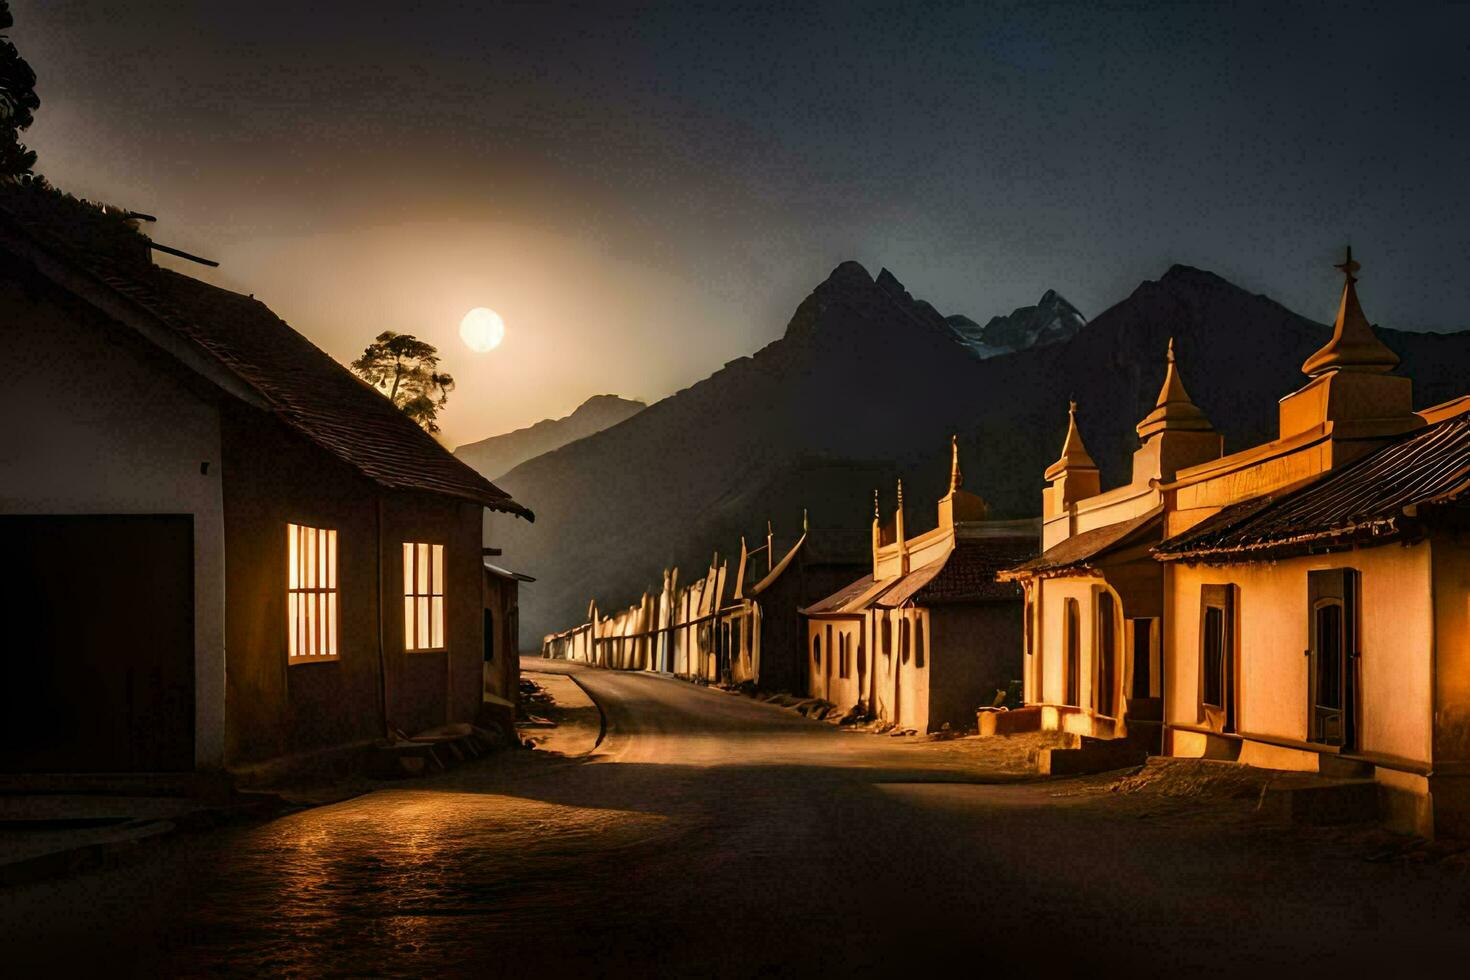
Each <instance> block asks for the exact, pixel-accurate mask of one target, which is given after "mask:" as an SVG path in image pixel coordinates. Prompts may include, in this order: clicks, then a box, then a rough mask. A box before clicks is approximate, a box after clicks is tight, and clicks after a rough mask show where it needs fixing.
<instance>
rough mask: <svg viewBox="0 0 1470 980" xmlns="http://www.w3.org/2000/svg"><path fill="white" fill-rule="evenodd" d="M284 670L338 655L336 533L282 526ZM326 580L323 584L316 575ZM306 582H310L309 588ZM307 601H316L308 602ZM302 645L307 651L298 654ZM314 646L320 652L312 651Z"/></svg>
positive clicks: (339, 605)
mask: <svg viewBox="0 0 1470 980" xmlns="http://www.w3.org/2000/svg"><path fill="white" fill-rule="evenodd" d="M285 558H286V614H285V616H284V630H283V632H284V633H285V636H284V638H283V639H284V640H285V644H284V645H285V650H286V666H288V667H300V666H303V665H305V664H321V663H332V662H334V661H337V660H340V659H341V658H342V657H341V643H340V640H341V631H342V600H341V591H342V590H341V569H340V568H339V564H338V548H337V529H336V528H329V527H317V526H316V525H313V524H297V523H295V522H294V521H288V522H286V555H285ZM319 576H323V577H324V578H325V580H326V581H325V584H320V583H319V582H318V577H319ZM308 581H309V582H310V583H311V584H307V583H308ZM307 597H316V601H309V600H308V599H307ZM303 645H305V646H307V647H309V648H310V649H309V650H308V651H307V652H302V647H303ZM318 645H320V647H321V648H322V649H323V650H325V652H323V653H315V652H310V651H311V650H315V649H316V648H317V647H318Z"/></svg>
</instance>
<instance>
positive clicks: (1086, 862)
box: [0, 661, 1470, 977]
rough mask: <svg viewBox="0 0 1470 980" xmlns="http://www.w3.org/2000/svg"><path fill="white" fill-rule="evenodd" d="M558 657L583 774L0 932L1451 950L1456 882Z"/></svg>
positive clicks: (808, 966) (73, 892) (713, 948)
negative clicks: (577, 727)
mask: <svg viewBox="0 0 1470 980" xmlns="http://www.w3.org/2000/svg"><path fill="white" fill-rule="evenodd" d="M527 666H528V667H536V668H546V666H547V665H545V664H544V663H543V662H539V661H527ZM550 669H562V670H570V671H574V672H575V673H576V677H575V679H576V680H577V681H578V682H579V683H581V684H582V685H583V686H584V687H585V689H586V690H587V691H588V693H589V694H591V696H592V697H593V698H594V699H595V700H596V702H597V703H598V704H599V705H600V706H601V708H602V710H603V711H604V713H605V720H606V726H607V734H606V737H605V738H604V740H603V742H602V744H601V745H600V746H599V747H598V749H597V750H596V752H594V753H593V754H592V755H590V756H586V757H583V758H579V759H567V758H558V757H555V756H553V755H552V754H550V753H544V752H516V753H506V754H503V755H501V756H499V757H496V758H494V759H491V760H486V761H483V762H480V763H476V764H472V765H468V766H465V767H463V768H461V769H459V770H456V771H453V772H450V773H447V774H444V775H441V776H438V777H433V778H430V779H427V780H423V781H419V782H413V783H404V784H398V785H395V786H392V787H389V788H385V789H381V790H379V791H376V792H373V793H370V794H368V795H366V796H362V797H359V798H356V799H353V800H349V801H347V802H344V803H340V804H336V805H332V806H326V807H320V808H317V809H312V810H305V811H302V812H299V813H294V814H291V815H288V816H285V817H282V818H280V819H277V820H273V821H270V822H269V823H265V824H261V825H257V826H251V827H242V828H234V829H227V830H222V831H217V832H214V833H212V834H209V835H204V836H196V837H192V838H185V839H182V840H180V841H178V842H176V843H174V844H171V845H168V846H166V847H164V848H161V849H159V850H158V851H157V852H156V853H154V854H152V855H151V856H150V857H149V859H148V860H146V861H139V862H137V863H135V864H133V865H130V866H127V867H123V868H118V869H113V870H110V871H104V872H96V873H92V874H88V875H83V876H78V877H73V878H69V879H65V880H61V881H55V882H50V883H45V884H41V885H33V886H28V887H25V888H19V889H10V890H8V891H5V892H0V938H3V943H0V945H3V946H4V947H5V948H6V950H7V956H8V957H10V958H11V962H12V963H18V964H21V965H23V966H33V967H44V968H46V969H49V970H52V971H55V970H58V969H61V968H63V967H65V966H71V965H82V964H85V965H89V966H92V967H99V966H100V967H103V968H106V969H108V970H109V972H114V973H117V972H123V973H134V974H138V975H144V974H146V975H180V974H184V975H195V974H207V973H227V974H251V975H258V974H261V973H267V974H292V975H300V976H313V977H319V976H351V975H370V974H371V975H394V976H418V975H429V974H437V975H454V976H459V975H475V976H535V975H545V976H559V975H563V974H567V973H572V972H573V971H575V973H576V974H577V975H579V976H603V975H622V976H625V975H634V974H639V975H645V976H647V975H749V974H752V973H760V972H770V973H789V974H804V975H810V974H814V973H817V972H821V973H832V974H833V975H840V974H842V973H847V972H862V973H881V974H886V975H891V976H906V975H912V974H916V973H921V972H930V971H932V972H936V973H937V972H943V973H956V974H958V973H972V972H973V973H988V972H991V971H994V970H999V969H1027V970H1044V971H1047V972H1056V971H1066V972H1079V971H1082V970H1087V971H1089V972H1091V971H1098V972H1105V973H1109V974H1113V973H1119V972H1122V973H1132V974H1135V975H1150V976H1151V975H1158V974H1162V973H1164V972H1166V971H1168V972H1170V973H1174V974H1175V975H1181V976H1182V975H1190V976H1202V975H1203V976H1216V975H1224V974H1227V973H1228V974H1236V975H1239V973H1240V971H1242V970H1257V971H1262V970H1264V971H1270V972H1272V973H1275V972H1285V971H1287V970H1290V971H1291V972H1292V973H1293V974H1294V975H1298V976H1300V975H1303V974H1305V975H1313V976H1314V975H1328V974H1333V975H1337V976H1342V975H1360V974H1362V973H1364V972H1366V971H1368V970H1370V969H1376V968H1380V967H1382V968H1390V967H1391V968H1394V969H1396V970H1400V971H1402V970H1407V969H1411V968H1413V967H1414V966H1415V965H1417V964H1419V963H1421V962H1428V958H1430V957H1441V956H1444V955H1446V954H1450V955H1454V954H1462V953H1464V952H1465V951H1467V950H1470V873H1467V871H1466V870H1465V868H1464V866H1463V864H1452V863H1449V862H1440V863H1414V862H1408V861H1404V860H1399V859H1396V860H1391V861H1386V862H1376V861H1371V860H1366V859H1365V856H1366V855H1365V853H1364V852H1362V850H1361V849H1352V848H1344V847H1342V846H1338V845H1336V844H1334V843H1333V842H1332V841H1330V840H1322V839H1316V838H1311V837H1304V836H1303V835H1302V834H1300V833H1296V832H1292V831H1287V830H1279V829H1273V828H1269V827H1263V826H1261V825H1260V824H1259V823H1257V822H1254V821H1251V820H1244V819H1215V818H1212V817H1210V816H1209V815H1201V814H1200V813H1195V812H1189V811H1179V810H1177V809H1175V810H1157V811H1156V810H1151V809H1148V808H1139V807H1136V806H1134V807H1129V806H1119V805H1114V802H1113V801H1112V800H1110V799H1109V798H1108V796H1107V795H1106V794H1101V795H1099V794H1098V793H1089V792H1079V788H1080V787H1081V786H1083V785H1084V784H1079V783H1077V782H1076V781H1065V780H1064V781H1055V782H1041V781H1035V780H1018V779H1017V777H1016V776H1015V775H1014V772H1013V770H1014V767H1015V763H1016V759H1015V757H1014V752H1009V754H1008V750H1007V749H1006V748H1004V747H995V748H993V749H987V750H985V751H984V752H983V753H982V752H977V750H976V744H975V742H974V741H970V742H967V743H965V742H956V743H942V744H935V743H919V744H915V743H913V742H911V741H908V740H901V739H888V738H884V737H879V736H871V735H861V734H852V733H846V732H840V731H837V730H835V729H833V728H831V727H830V726H826V725H822V724H819V723H815V722H811V721H808V720H806V719H803V718H800V717H799V716H796V715H794V714H792V713H790V712H787V711H783V710H781V709H779V708H776V707H773V706H771V705H766V704H761V703H756V702H753V701H750V700H747V699H744V698H739V697H735V696H732V695H728V694H723V693H719V692H714V691H709V690H704V689H699V688H696V687H692V686H690V685H688V684H684V683H682V682H679V681H675V680H671V679H667V678H662V677H655V676H647V675H632V674H619V673H613V672H604V671H588V670H581V671H577V670H576V668H570V667H565V666H563V667H561V668H550ZM1176 971H1188V973H1187V974H1184V973H1176ZM17 975H18V974H17Z"/></svg>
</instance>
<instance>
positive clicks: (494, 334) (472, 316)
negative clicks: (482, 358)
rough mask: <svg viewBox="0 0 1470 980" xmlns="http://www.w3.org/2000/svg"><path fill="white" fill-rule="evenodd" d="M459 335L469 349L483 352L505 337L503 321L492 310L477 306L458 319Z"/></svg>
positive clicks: (494, 346)
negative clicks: (461, 318)
mask: <svg viewBox="0 0 1470 980" xmlns="http://www.w3.org/2000/svg"><path fill="white" fill-rule="evenodd" d="M459 335H460V337H461V338H463V340H464V342H465V344H466V346H468V347H469V349H470V350H472V351H475V352H476V353H479V354H483V353H485V352H486V351H492V350H494V349H495V348H497V347H499V346H500V342H501V341H502V340H504V339H505V321H504V320H502V319H501V318H500V314H499V313H496V312H495V311H494V310H490V309H486V308H485V307H483V306H477V307H475V308H474V309H473V310H470V311H469V312H468V313H466V314H465V315H464V319H463V320H461V321H459Z"/></svg>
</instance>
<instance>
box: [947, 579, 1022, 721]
mask: <svg viewBox="0 0 1470 980" xmlns="http://www.w3.org/2000/svg"><path fill="white" fill-rule="evenodd" d="M928 613H929V630H927V631H926V632H927V633H928V634H929V644H930V653H931V654H932V657H931V660H932V663H931V665H930V668H929V685H930V687H929V727H930V728H931V729H932V728H937V727H939V726H940V725H943V724H944V723H946V722H948V723H949V724H950V725H952V726H954V727H955V728H957V729H961V730H964V729H969V728H973V727H974V725H975V710H976V709H977V708H978V707H980V706H981V705H988V704H990V703H991V701H992V700H993V699H994V698H995V692H996V691H997V690H998V689H999V690H1005V689H1006V688H1007V686H1008V685H1009V684H1010V682H1011V681H1013V680H1019V679H1020V678H1021V669H1022V664H1021V646H1022V638H1021V603H1020V602H1019V601H1006V602H984V603H975V604H964V605H952V606H937V607H935V608H933V609H930V610H929V611H928Z"/></svg>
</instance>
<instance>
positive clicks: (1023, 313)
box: [945, 289, 1087, 357]
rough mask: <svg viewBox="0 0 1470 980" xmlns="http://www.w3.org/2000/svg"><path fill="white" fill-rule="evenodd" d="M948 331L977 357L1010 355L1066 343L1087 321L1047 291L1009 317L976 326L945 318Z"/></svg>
mask: <svg viewBox="0 0 1470 980" xmlns="http://www.w3.org/2000/svg"><path fill="white" fill-rule="evenodd" d="M945 319H946V321H947V322H948V323H949V326H950V329H951V330H953V331H954V332H955V333H956V334H958V335H959V338H960V340H961V341H962V342H963V343H964V344H965V346H967V347H969V348H970V350H972V351H974V353H975V354H976V355H977V356H979V357H994V356H996V355H997V354H1011V353H1015V352H1016V351H1019V350H1029V349H1030V348H1032V347H1043V346H1045V345H1047V344H1055V343H1059V342H1061V341H1063V340H1066V339H1068V338H1069V337H1071V336H1072V335H1073V334H1075V333H1076V332H1077V331H1079V330H1081V329H1082V328H1083V327H1085V326H1086V325H1087V318H1086V317H1084V316H1083V315H1082V314H1081V313H1079V312H1078V311H1077V307H1075V306H1073V305H1072V304H1071V303H1068V302H1067V301H1066V300H1065V299H1064V298H1062V297H1061V296H1060V295H1058V294H1057V292H1056V290H1054V289H1048V290H1047V291H1046V292H1044V293H1042V294H1041V299H1040V300H1039V301H1038V302H1037V304H1036V305H1035V306H1021V307H1017V308H1016V309H1015V310H1013V311H1012V312H1011V314H1010V315H1009V316H993V317H991V318H990V322H989V323H987V324H985V326H983V327H982V326H980V324H978V323H976V322H975V321H974V320H971V319H970V318H969V317H967V316H965V315H964V314H962V313H961V314H956V315H954V316H950V317H946V318H945Z"/></svg>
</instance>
